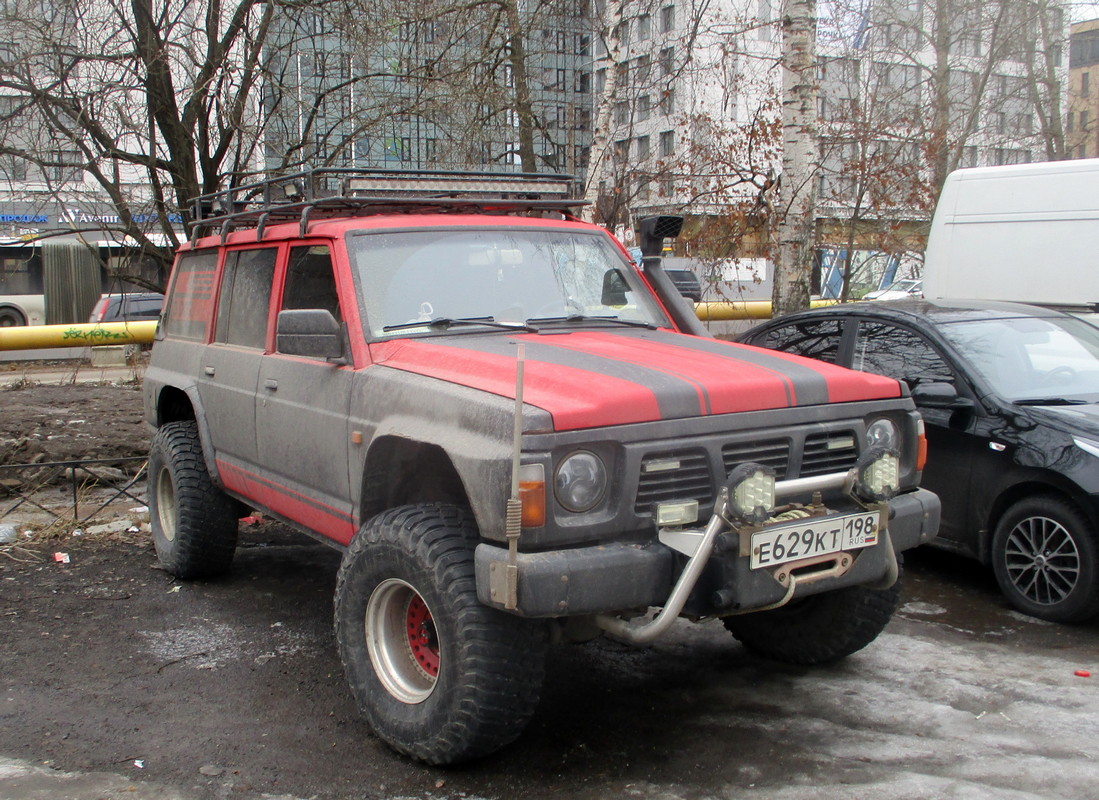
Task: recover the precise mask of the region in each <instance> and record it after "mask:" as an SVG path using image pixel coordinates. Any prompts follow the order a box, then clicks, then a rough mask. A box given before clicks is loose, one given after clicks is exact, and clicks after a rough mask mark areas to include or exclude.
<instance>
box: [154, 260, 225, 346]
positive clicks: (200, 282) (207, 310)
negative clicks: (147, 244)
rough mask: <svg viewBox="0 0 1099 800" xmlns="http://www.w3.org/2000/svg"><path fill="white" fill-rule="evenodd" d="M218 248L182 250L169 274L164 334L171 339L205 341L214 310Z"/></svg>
mask: <svg viewBox="0 0 1099 800" xmlns="http://www.w3.org/2000/svg"><path fill="white" fill-rule="evenodd" d="M217 265H218V257H217V251H213V250H211V251H205V252H202V253H184V254H183V255H181V256H180V257H179V260H178V261H176V266H175V270H174V272H173V274H172V288H171V291H170V294H169V301H168V310H167V312H166V313H165V315H164V322H163V328H164V334H165V335H166V336H168V337H170V338H176V339H190V340H192V341H197V342H203V341H206V335H207V332H208V329H209V325H210V317H211V316H212V314H213V311H214V287H215V286H216V281H215V278H216V274H217Z"/></svg>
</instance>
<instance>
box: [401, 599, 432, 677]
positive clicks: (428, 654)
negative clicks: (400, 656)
mask: <svg viewBox="0 0 1099 800" xmlns="http://www.w3.org/2000/svg"><path fill="white" fill-rule="evenodd" d="M405 630H406V631H407V633H408V646H409V648H410V649H411V650H412V655H413V657H414V658H415V659H416V663H417V664H419V665H420V668H421V669H422V670H423V671H424V672H426V673H427V674H428V675H430V676H431V677H433V678H437V677H438V676H439V636H438V634H437V633H436V632H435V623H434V621H433V620H432V619H431V612H430V611H428V610H427V605H426V604H425V603H424V601H423V600H422V599H421V598H420V596H419V595H415V596H414V597H413V598H412V599H411V600H410V601H409V602H408V614H407V615H406V617H405Z"/></svg>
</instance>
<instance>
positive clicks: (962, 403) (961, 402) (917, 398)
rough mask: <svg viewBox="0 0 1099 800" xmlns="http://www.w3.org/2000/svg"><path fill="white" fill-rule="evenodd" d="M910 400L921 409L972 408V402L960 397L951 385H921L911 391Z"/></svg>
mask: <svg viewBox="0 0 1099 800" xmlns="http://www.w3.org/2000/svg"><path fill="white" fill-rule="evenodd" d="M912 400H913V401H914V402H915V403H916V405H917V406H922V407H923V408H947V409H964V408H973V401H972V400H970V399H969V398H968V397H960V396H959V395H958V390H957V389H956V388H954V386H953V385H952V384H949V383H941V382H938V381H933V382H931V383H921V384H918V385H917V386H916V388H914V389H913V390H912Z"/></svg>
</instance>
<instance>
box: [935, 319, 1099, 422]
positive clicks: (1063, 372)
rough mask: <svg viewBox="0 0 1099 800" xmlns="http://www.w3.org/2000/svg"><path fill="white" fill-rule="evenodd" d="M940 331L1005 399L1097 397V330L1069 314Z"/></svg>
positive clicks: (1046, 400) (964, 324)
mask: <svg viewBox="0 0 1099 800" xmlns="http://www.w3.org/2000/svg"><path fill="white" fill-rule="evenodd" d="M941 329H942V332H943V334H944V335H945V336H946V337H947V339H949V340H950V341H951V342H952V343H953V344H954V346H955V347H956V348H957V349H958V351H959V352H960V353H961V354H962V355H963V356H965V357H966V358H967V360H968V361H969V362H970V364H971V365H972V366H973V368H974V369H975V370H977V371H978V372H979V373H980V374H981V375H983V376H984V377H985V378H986V379H987V380H988V382H989V383H990V384H991V385H992V388H993V389H994V390H995V391H996V393H997V394H999V395H1000V396H1002V397H1003V398H1004V399H1006V400H1011V401H1014V402H1024V403H1025V402H1030V403H1038V404H1041V403H1065V402H1068V403H1072V402H1096V401H1099V328H1096V327H1095V326H1093V325H1089V324H1088V323H1086V322H1084V321H1082V320H1078V319H1075V318H1073V317H1011V318H1005V319H988V320H972V321H962V322H950V323H946V324H943V325H942V328H941Z"/></svg>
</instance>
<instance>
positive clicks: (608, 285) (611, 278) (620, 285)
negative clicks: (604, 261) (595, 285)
mask: <svg viewBox="0 0 1099 800" xmlns="http://www.w3.org/2000/svg"><path fill="white" fill-rule="evenodd" d="M629 288H630V287H629V286H627V285H626V279H625V278H623V277H622V273H621V272H619V271H618V270H616V269H609V270H607V271H606V272H604V273H603V296H602V297H601V298H600V302H601V303H602V304H603V305H605V306H624V305H626V290H627V289H629Z"/></svg>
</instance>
